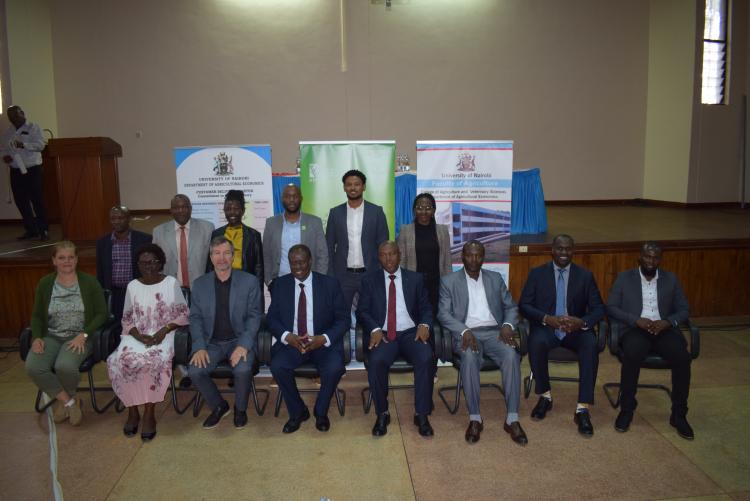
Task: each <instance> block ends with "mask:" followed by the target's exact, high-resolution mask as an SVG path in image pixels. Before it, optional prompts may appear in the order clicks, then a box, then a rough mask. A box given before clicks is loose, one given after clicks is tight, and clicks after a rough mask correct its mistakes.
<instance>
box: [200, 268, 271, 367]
mask: <svg viewBox="0 0 750 501" xmlns="http://www.w3.org/2000/svg"><path fill="white" fill-rule="evenodd" d="M215 280H216V273H214V272H213V271H211V272H209V273H206V274H204V275H201V276H200V277H198V278H197V279H195V282H193V287H192V289H191V294H190V338H191V340H192V343H193V349H192V352H193V353H195V352H196V351H198V350H203V349H206V347H207V346H208V344H209V343H210V342H211V338H212V337H213V335H214V321H215V319H216V284H215ZM260 294H261V292H260V281H259V280H258V279H257V278H256V277H255V276H253V275H251V274H250V273H246V272H244V271H240V270H232V284H231V285H230V287H229V319H230V321H231V323H232V330H233V331H234V333H235V334H236V335H237V344H238V345H239V346H242V347H243V348H247V350H248V351H250V350H254V349H255V347H256V345H257V341H258V329H259V328H260V319H261V315H262V312H261V311H260V299H259V296H260Z"/></svg>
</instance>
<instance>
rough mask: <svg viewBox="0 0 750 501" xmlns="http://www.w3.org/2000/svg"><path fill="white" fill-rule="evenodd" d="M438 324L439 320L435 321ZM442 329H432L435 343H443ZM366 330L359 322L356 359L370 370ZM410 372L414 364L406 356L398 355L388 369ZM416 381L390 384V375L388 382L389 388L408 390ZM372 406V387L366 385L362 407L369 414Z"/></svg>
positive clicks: (397, 372)
mask: <svg viewBox="0 0 750 501" xmlns="http://www.w3.org/2000/svg"><path fill="white" fill-rule="evenodd" d="M435 325H437V322H436V323H435ZM442 333H443V331H442V329H440V328H439V327H434V328H433V331H432V333H431V334H432V337H433V340H434V345H435V346H439V345H440V344H441V343H442V339H441V338H442ZM364 338H365V337H364V332H363V331H362V327H361V326H360V325H359V324H357V329H356V336H355V338H354V349H355V356H356V360H357V361H358V362H364V364H365V370H369V364H370V350H368V349H367V348H366V347H365V345H364ZM409 372H414V366H413V365H412V364H410V363H409V362H408V361H407V360H406V359H405V358H404V357H402V356H398V357H397V358H396V360H395V361H394V362H393V364H391V368H390V370H389V371H388V374H389V376H390V374H407V373H409ZM413 388H414V383H412V384H390V377H389V382H388V390H408V389H413ZM370 407H372V393H371V392H370V387H369V386H366V387H365V388H363V389H362V408H363V409H364V411H365V414H368V413H369V412H370Z"/></svg>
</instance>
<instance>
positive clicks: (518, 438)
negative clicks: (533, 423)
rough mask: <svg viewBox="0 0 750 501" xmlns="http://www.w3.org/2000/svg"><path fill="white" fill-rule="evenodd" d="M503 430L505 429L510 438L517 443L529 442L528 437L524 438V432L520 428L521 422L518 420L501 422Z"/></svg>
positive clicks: (524, 443)
mask: <svg viewBox="0 0 750 501" xmlns="http://www.w3.org/2000/svg"><path fill="white" fill-rule="evenodd" d="M503 430H505V432H506V433H508V434H510V438H511V440H513V441H514V442H515V443H517V444H518V445H526V444H528V443H529V439H528V438H526V432H524V431H523V428H521V423H519V422H518V421H513V422H512V423H510V424H508V423H503Z"/></svg>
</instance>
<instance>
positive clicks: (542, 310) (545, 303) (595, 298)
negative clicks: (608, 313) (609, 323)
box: [518, 261, 605, 333]
mask: <svg viewBox="0 0 750 501" xmlns="http://www.w3.org/2000/svg"><path fill="white" fill-rule="evenodd" d="M556 280H557V279H556V277H555V267H554V264H553V262H552V261H550V262H549V263H547V264H543V265H542V266H537V267H536V268H534V269H532V270H531V271H530V272H529V276H528V278H527V279H526V284H524V286H523V292H521V298H520V299H519V300H518V308H519V309H520V310H521V314H522V315H523V316H524V317H526V318H527V319H528V321H529V324H530V327H531V332H532V333H533V332H534V331H535V330H548V331H550V332H553V331H554V329H553V328H552V327H550V326H548V325H543V324H542V319H543V318H544V316H545V315H554V314H555V309H556V307H557V283H556ZM565 300H566V307H567V309H568V315H572V316H574V317H578V318H580V319H581V320H583V321H584V322H586V324H587V325H588V326H589V327H590V328H593V327H594V325H596V324H597V323H598V322H599V320H601V319H602V318H603V317H604V313H605V311H604V303H603V302H602V296H601V294H599V288H598V287H597V286H596V281H595V280H594V275H593V274H592V273H591V272H590V271H589V270H587V269H586V268H581V267H580V266H578V265H576V264H575V263H570V275H569V276H568V290H567V294H566V297H565Z"/></svg>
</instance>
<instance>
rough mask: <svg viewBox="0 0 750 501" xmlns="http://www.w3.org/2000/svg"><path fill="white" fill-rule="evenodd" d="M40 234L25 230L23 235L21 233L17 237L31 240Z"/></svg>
mask: <svg viewBox="0 0 750 501" xmlns="http://www.w3.org/2000/svg"><path fill="white" fill-rule="evenodd" d="M38 236H39V234H38V233H35V232H33V231H25V232H24V233H23V235H21V236H20V237H18V238H16V240H30V239H32V238H36V237H38Z"/></svg>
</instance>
